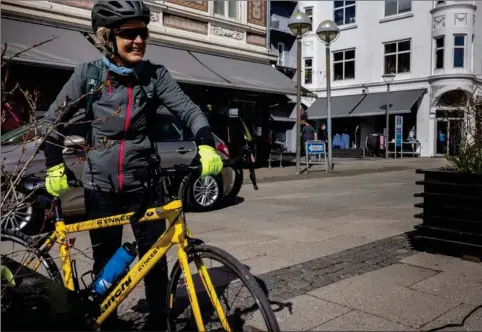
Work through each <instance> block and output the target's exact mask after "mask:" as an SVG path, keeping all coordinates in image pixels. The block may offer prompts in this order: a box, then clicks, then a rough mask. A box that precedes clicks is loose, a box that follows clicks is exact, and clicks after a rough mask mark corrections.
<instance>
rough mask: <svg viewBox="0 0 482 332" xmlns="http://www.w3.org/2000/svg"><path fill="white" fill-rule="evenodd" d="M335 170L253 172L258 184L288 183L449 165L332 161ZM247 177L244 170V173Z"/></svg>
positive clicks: (274, 166)
mask: <svg viewBox="0 0 482 332" xmlns="http://www.w3.org/2000/svg"><path fill="white" fill-rule="evenodd" d="M333 165H334V169H333V172H331V173H326V172H325V165H310V168H309V170H308V173H307V172H306V165H305V164H303V163H302V164H301V174H299V175H296V166H291V165H290V166H284V167H282V168H281V167H279V163H277V162H275V163H272V164H271V168H269V167H262V168H258V169H256V178H257V180H258V181H259V182H260V183H263V182H264V183H266V182H274V181H288V180H303V179H313V178H321V177H338V176H350V175H358V174H369V173H378V172H390V171H401V170H408V169H413V170H415V169H417V168H437V167H441V166H444V165H448V162H447V161H446V160H445V159H444V158H402V159H400V158H398V159H393V158H390V159H383V158H371V157H366V158H333ZM246 174H247V170H246ZM244 183H245V184H248V183H251V182H250V180H249V176H247V175H246V176H245V177H244Z"/></svg>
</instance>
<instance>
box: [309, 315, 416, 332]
mask: <svg viewBox="0 0 482 332" xmlns="http://www.w3.org/2000/svg"><path fill="white" fill-rule="evenodd" d="M312 330H313V331H413V330H414V329H413V328H411V327H409V326H405V325H402V324H398V323H395V322H392V321H390V320H388V319H384V318H381V317H377V316H374V315H370V314H367V313H365V312H361V311H358V310H352V311H350V312H348V313H346V314H344V315H342V316H338V317H336V318H334V319H332V320H330V321H329V322H326V323H324V324H321V325H319V326H317V327H315V328H314V329H312Z"/></svg>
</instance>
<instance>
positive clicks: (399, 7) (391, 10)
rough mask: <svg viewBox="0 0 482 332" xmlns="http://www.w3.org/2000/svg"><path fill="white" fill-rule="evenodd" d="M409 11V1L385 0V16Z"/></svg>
mask: <svg viewBox="0 0 482 332" xmlns="http://www.w3.org/2000/svg"><path fill="white" fill-rule="evenodd" d="M411 10H412V1H411V0H398V1H396V0H385V16H390V15H396V14H401V13H406V12H409V11H411Z"/></svg>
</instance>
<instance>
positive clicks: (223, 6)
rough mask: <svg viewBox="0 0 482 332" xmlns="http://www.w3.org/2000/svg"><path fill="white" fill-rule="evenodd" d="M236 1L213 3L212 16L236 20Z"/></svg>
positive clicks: (217, 0)
mask: <svg viewBox="0 0 482 332" xmlns="http://www.w3.org/2000/svg"><path fill="white" fill-rule="evenodd" d="M238 5H239V3H238V1H220V0H216V1H214V14H217V15H222V16H226V17H229V18H234V19H237V18H238Z"/></svg>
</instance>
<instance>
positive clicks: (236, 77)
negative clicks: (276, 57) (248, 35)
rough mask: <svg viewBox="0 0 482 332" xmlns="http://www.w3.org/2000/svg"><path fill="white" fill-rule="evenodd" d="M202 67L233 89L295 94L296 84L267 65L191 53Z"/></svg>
mask: <svg viewBox="0 0 482 332" xmlns="http://www.w3.org/2000/svg"><path fill="white" fill-rule="evenodd" d="M191 54H193V55H194V56H195V57H196V58H197V59H198V60H199V61H200V62H201V63H202V64H203V65H204V66H206V67H207V68H208V69H210V70H211V71H212V72H215V73H217V74H218V75H219V76H221V77H223V78H224V79H225V80H227V81H229V82H230V83H231V84H232V85H233V87H234V88H238V89H242V90H250V91H260V92H267V93H280V94H296V83H295V82H294V81H292V80H291V79H289V78H288V77H287V76H285V75H283V74H282V73H280V72H279V71H278V70H276V69H275V68H273V67H272V66H271V65H269V64H263V63H259V62H251V61H246V60H239V59H234V58H227V57H223V56H218V55H213V54H205V53H199V52H191Z"/></svg>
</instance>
